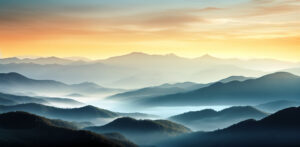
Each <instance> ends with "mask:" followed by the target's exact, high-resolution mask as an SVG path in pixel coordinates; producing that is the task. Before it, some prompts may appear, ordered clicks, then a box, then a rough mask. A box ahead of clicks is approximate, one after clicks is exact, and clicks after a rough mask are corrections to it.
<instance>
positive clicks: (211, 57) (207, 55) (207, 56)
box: [200, 54, 217, 59]
mask: <svg viewBox="0 0 300 147" xmlns="http://www.w3.org/2000/svg"><path fill="white" fill-rule="evenodd" d="M200 58H201V59H217V58H216V57H214V56H212V55H210V54H205V55H203V56H201V57H200Z"/></svg>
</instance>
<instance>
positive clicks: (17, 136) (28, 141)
mask: <svg viewBox="0 0 300 147" xmlns="http://www.w3.org/2000/svg"><path fill="white" fill-rule="evenodd" d="M20 122H21V123H20ZM0 130H1V131H0V136H1V139H0V144H1V146H24V147H40V146H44V147H50V146H56V147H65V146H89V147H96V146H97V147H98V146H105V147H112V146H113V147H125V146H128V147H131V146H132V147H134V146H136V145H134V144H133V143H131V142H128V141H120V140H116V139H109V138H107V137H104V136H103V135H98V134H94V133H92V132H88V131H77V130H72V129H68V128H65V127H64V126H63V125H61V124H58V123H56V122H55V121H53V120H49V119H47V118H44V117H40V116H36V115H33V114H29V113H25V112H11V113H6V114H0Z"/></svg>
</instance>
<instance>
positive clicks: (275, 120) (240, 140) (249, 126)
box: [158, 107, 300, 147]
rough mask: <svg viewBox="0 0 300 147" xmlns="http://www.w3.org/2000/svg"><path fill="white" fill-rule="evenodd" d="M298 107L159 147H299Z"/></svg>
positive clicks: (175, 140)
mask: <svg viewBox="0 0 300 147" xmlns="http://www.w3.org/2000/svg"><path fill="white" fill-rule="evenodd" d="M299 115H300V108H299V107H298V108H295V107H294V108H288V109H284V110H281V111H279V112H277V113H275V114H272V115H270V116H268V117H266V118H264V119H262V120H260V121H255V120H252V119H250V120H246V121H243V122H240V123H238V124H235V125H233V126H231V127H228V128H226V129H223V130H217V131H214V132H208V133H203V132H197V133H192V134H189V135H185V136H181V137H177V138H173V139H171V140H168V141H165V142H164V143H161V144H160V145H158V146H164V147H168V146H172V147H185V146H189V147H196V146H205V147H217V146H230V147H241V146H243V147H257V146H272V147H286V146H299V145H300V142H299V139H300V136H299V133H300V125H299V124H300V119H299V117H298V116H299Z"/></svg>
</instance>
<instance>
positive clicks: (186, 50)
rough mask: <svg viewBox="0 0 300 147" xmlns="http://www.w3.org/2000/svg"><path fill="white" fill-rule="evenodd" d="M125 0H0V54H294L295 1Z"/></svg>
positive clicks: (299, 29)
mask: <svg viewBox="0 0 300 147" xmlns="http://www.w3.org/2000/svg"><path fill="white" fill-rule="evenodd" d="M12 1H14V0H12ZM125 1H128V3H126V4H131V5H128V6H127V5H125ZM125 1H122V2H123V3H122V5H121V4H117V3H112V2H109V1H102V3H100V2H99V3H97V2H96V1H93V0H88V1H86V2H79V1H78V5H76V3H77V1H75V4H74V3H72V4H71V2H69V1H68V0H66V1H64V2H60V1H51V2H52V3H47V2H50V1H49V0H45V1H42V2H39V3H38V1H34V0H29V1H28V3H13V2H11V1H1V2H0V51H1V56H2V57H12V56H27V55H32V56H59V57H70V56H84V57H88V58H93V59H98V58H107V57H110V56H116V55H122V54H126V53H129V52H145V53H151V54H168V53H175V54H177V55H179V56H184V57H197V56H201V55H203V54H212V55H215V56H218V57H225V58H227V57H237V58H254V57H255V58H276V59H282V60H290V61H300V1H299V0H272V1H269V0H260V1H258V0H238V1H236V2H235V3H233V2H230V3H229V2H228V3H225V2H223V3H221V2H220V3H213V2H211V1H206V2H203V1H201V2H200V1H183V0H175V1H173V3H172V2H171V1H169V0H167V1H165V2H164V3H162V4H160V3H159V1H156V0H154V1H151V2H148V3H147V2H140V1H135V0H131V1H129V0H125ZM217 1H218V0H217ZM30 2H32V4H31V3H30ZM34 2H35V3H34ZM73 2H74V1H73ZM120 2H121V1H120ZM82 3H83V4H82Z"/></svg>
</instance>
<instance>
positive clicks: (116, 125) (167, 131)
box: [86, 117, 190, 145]
mask: <svg viewBox="0 0 300 147" xmlns="http://www.w3.org/2000/svg"><path fill="white" fill-rule="evenodd" d="M86 129H87V130H91V131H94V132H97V133H108V132H119V133H121V134H124V135H125V136H126V137H128V138H129V139H130V140H133V141H134V142H136V143H138V144H142V145H146V144H152V143H154V142H157V141H158V140H162V139H166V138H168V137H170V136H176V135H180V134H184V133H189V132H190V129H188V128H186V127H184V126H182V125H180V124H176V123H173V122H171V121H167V120H136V119H133V118H129V117H124V118H119V119H116V120H114V121H113V122H111V123H109V124H107V125H104V126H101V127H88V128H86Z"/></svg>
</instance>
